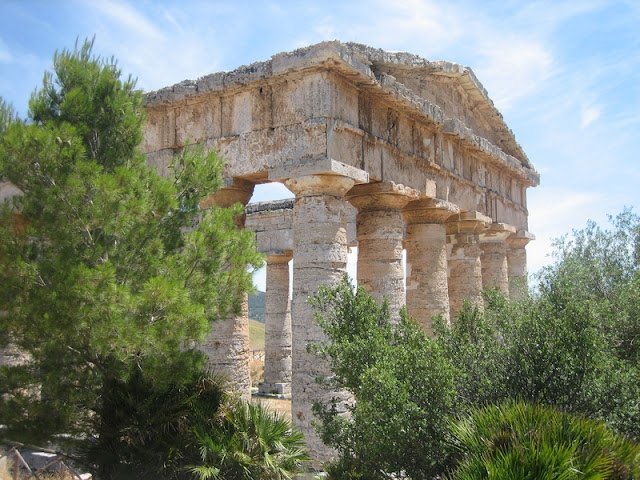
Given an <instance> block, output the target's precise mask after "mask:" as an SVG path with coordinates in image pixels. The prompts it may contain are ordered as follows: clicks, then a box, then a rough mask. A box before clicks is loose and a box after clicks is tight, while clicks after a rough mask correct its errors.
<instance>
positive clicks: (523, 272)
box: [507, 230, 536, 300]
mask: <svg viewBox="0 0 640 480" xmlns="http://www.w3.org/2000/svg"><path fill="white" fill-rule="evenodd" d="M535 238H536V237H535V236H534V235H533V234H531V233H529V232H527V231H526V230H518V231H517V232H516V233H514V234H511V235H510V236H509V237H507V264H508V271H509V295H510V296H511V298H513V299H515V300H524V299H525V298H527V297H528V296H529V285H528V282H527V250H526V249H525V246H526V245H527V244H528V243H529V242H530V241H531V240H535Z"/></svg>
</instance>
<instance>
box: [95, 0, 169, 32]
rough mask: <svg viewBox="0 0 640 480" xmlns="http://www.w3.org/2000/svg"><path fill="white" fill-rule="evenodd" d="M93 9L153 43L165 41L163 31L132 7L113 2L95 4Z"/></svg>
mask: <svg viewBox="0 0 640 480" xmlns="http://www.w3.org/2000/svg"><path fill="white" fill-rule="evenodd" d="M92 5H93V8H95V9H96V10H98V11H100V12H101V13H102V14H103V15H105V16H107V17H109V18H110V19H111V20H113V21H114V22H116V24H118V25H120V26H121V27H122V28H123V29H125V30H127V31H129V32H132V33H133V32H135V33H136V34H137V35H140V36H142V37H144V38H147V39H149V40H153V41H160V40H163V38H164V36H163V34H162V33H161V31H160V30H159V29H158V28H157V27H156V26H155V25H154V24H153V23H152V22H151V21H150V20H149V19H148V18H146V17H145V16H144V15H143V14H141V13H140V12H139V11H138V10H136V9H135V8H133V7H132V6H130V5H128V4H126V3H124V2H117V1H112V0H102V1H101V2H93V3H92Z"/></svg>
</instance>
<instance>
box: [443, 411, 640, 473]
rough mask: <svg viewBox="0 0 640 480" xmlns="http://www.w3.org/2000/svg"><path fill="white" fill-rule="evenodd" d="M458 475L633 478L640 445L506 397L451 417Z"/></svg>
mask: <svg viewBox="0 0 640 480" xmlns="http://www.w3.org/2000/svg"><path fill="white" fill-rule="evenodd" d="M451 431H452V442H453V443H454V444H455V445H456V447H457V449H458V452H459V463H458V465H457V467H456V469H455V471H454V473H453V475H452V476H451V477H450V478H452V479H456V480H482V479H500V480H508V479H513V480H527V479H531V480H546V479H548V480H558V479H562V480H573V479H575V480H578V479H581V480H582V479H591V480H596V479H601V480H607V479H616V480H631V479H633V478H638V475H640V447H639V446H638V445H634V444H633V443H631V442H630V441H628V440H627V439H625V438H623V437H621V436H619V435H616V434H615V433H613V431H612V430H611V429H609V428H608V427H607V426H605V424H603V423H601V422H599V421H596V420H592V419H589V418H586V417H582V416H579V415H574V414H569V413H565V412H560V411H557V410H555V409H553V408H550V407H545V406H541V405H539V404H527V403H523V402H513V401H511V402H507V403H504V404H502V405H500V406H487V407H484V408H480V409H476V410H474V411H473V412H472V413H471V414H470V415H469V416H466V417H464V418H462V419H460V420H457V421H455V422H453V423H452V427H451Z"/></svg>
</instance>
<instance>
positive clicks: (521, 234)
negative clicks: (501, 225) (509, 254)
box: [507, 230, 536, 248]
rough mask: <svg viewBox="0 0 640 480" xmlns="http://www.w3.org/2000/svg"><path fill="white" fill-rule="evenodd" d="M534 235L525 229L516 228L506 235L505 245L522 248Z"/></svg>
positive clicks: (533, 238) (534, 237)
mask: <svg viewBox="0 0 640 480" xmlns="http://www.w3.org/2000/svg"><path fill="white" fill-rule="evenodd" d="M535 239H536V236H535V235H534V234H533V233H530V232H527V231H526V230H518V231H516V232H515V233H512V234H511V235H509V236H508V237H507V246H508V247H509V248H524V247H525V246H526V245H527V244H528V243H529V242H530V241H532V240H535Z"/></svg>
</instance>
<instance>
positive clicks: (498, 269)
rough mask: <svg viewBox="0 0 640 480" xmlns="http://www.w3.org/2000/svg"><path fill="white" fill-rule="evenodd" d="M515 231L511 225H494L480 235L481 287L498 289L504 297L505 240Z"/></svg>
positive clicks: (506, 277)
mask: <svg viewBox="0 0 640 480" xmlns="http://www.w3.org/2000/svg"><path fill="white" fill-rule="evenodd" d="M515 231H516V228H515V227H513V226H511V225H507V224H505V223H494V224H492V225H491V226H490V227H489V228H487V229H486V230H484V231H483V232H482V233H481V234H480V248H482V287H483V288H498V290H500V292H502V294H503V295H505V296H508V295H509V271H508V267H507V245H506V240H507V237H508V236H509V235H511V234H512V233H515Z"/></svg>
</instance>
